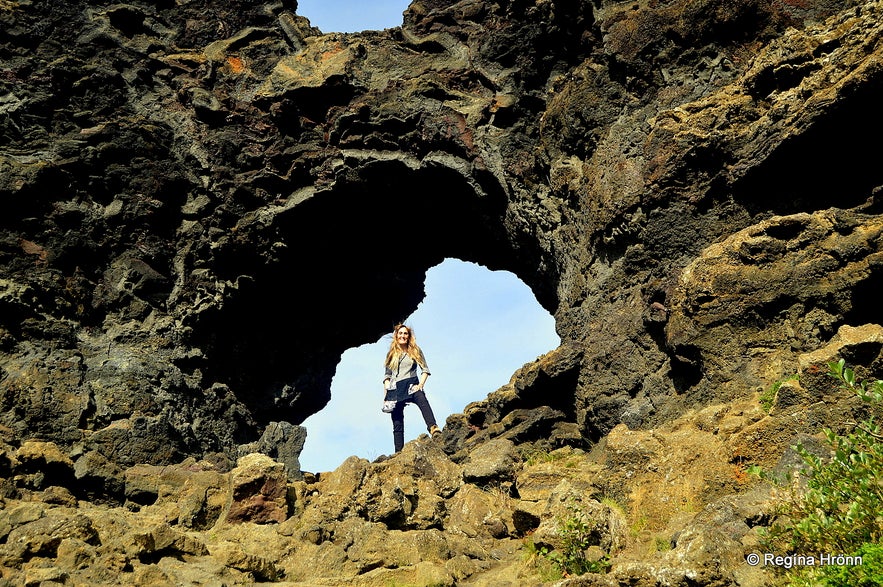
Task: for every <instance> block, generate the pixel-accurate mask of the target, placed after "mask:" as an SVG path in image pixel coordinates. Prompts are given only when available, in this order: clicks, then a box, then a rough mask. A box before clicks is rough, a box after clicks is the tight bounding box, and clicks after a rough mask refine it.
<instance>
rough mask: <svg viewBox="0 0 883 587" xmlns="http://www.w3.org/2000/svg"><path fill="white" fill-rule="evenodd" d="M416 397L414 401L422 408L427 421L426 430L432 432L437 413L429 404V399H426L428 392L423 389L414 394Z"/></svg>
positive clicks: (421, 411)
mask: <svg viewBox="0 0 883 587" xmlns="http://www.w3.org/2000/svg"><path fill="white" fill-rule="evenodd" d="M411 397H412V398H413V399H414V403H415V404H417V407H418V408H420V413H421V414H423V421H424V422H426V430H428V431H429V432H432V428H433V426H435V425H436V424H435V415H434V414H433V413H432V407H431V406H430V405H429V400H428V399H426V393H424V392H423V390H420V391H417V392H415V393H414V394H413V395H412V396H411Z"/></svg>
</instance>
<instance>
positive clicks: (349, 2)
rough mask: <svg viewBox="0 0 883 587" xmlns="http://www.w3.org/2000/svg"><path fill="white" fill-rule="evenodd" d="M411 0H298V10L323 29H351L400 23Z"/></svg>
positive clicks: (393, 25)
mask: <svg viewBox="0 0 883 587" xmlns="http://www.w3.org/2000/svg"><path fill="white" fill-rule="evenodd" d="M408 4H410V2H408V1H407V0H360V1H354V0H298V2H297V13H298V14H299V15H301V16H305V17H307V18H308V19H309V20H310V24H311V25H313V26H315V27H319V29H321V30H322V32H323V33H351V32H357V31H366V30H382V29H387V28H392V27H395V26H400V25H401V24H402V13H403V12H404V11H405V8H407V7H408Z"/></svg>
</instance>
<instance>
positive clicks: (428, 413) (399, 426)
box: [390, 390, 435, 452]
mask: <svg viewBox="0 0 883 587" xmlns="http://www.w3.org/2000/svg"><path fill="white" fill-rule="evenodd" d="M409 402H414V403H415V404H417V407H418V408H420V413H421V414H423V421H424V422H426V430H427V431H429V430H431V429H432V427H433V426H435V416H434V415H433V414H432V408H431V407H430V406H429V400H427V399H426V394H425V393H423V391H422V390H421V391H417V392H415V393H412V394H411V395H409V396H408V398H407V399H404V400H402V401H400V402H398V403H397V404H396V407H395V408H393V410H392V413H391V414H390V415H391V416H392V441H393V444H395V449H396V452H399V451H400V450H402V447H404V446H405V405H406V404H407V403H409Z"/></svg>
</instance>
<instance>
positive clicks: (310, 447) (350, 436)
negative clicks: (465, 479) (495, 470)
mask: <svg viewBox="0 0 883 587" xmlns="http://www.w3.org/2000/svg"><path fill="white" fill-rule="evenodd" d="M406 323H407V324H409V325H410V326H411V327H412V328H413V330H414V335H415V337H416V340H417V344H418V345H419V346H420V348H422V349H423V352H424V353H425V354H426V361H427V363H428V364H429V368H430V371H431V372H432V375H431V376H430V377H429V380H428V381H427V382H426V396H427V398H428V399H429V403H430V405H431V406H432V410H433V412H434V414H435V417H436V420H437V421H438V423H439V425H440V426H443V425H444V422H445V419H446V418H447V417H448V416H449V415H451V414H454V413H460V412H462V411H463V408H464V407H466V405H467V404H469V403H470V402H473V401H478V400H481V399H484V398H485V397H487V394H488V393H490V392H492V391H494V390H496V389H498V388H499V387H501V386H503V385H505V384H506V383H508V382H509V379H510V378H511V377H512V375H513V374H514V373H515V371H516V370H517V369H518V368H520V367H521V366H522V365H524V364H525V363H529V362H531V361H533V360H534V359H536V358H537V357H538V356H540V355H542V354H544V353H546V352H548V351H550V350H552V349H554V348H556V347H557V346H558V344H559V342H560V341H559V338H558V335H556V334H555V323H554V320H553V319H552V316H550V315H549V313H548V312H546V311H545V310H543V309H542V307H540V305H539V304H538V303H537V301H536V298H534V296H533V293H532V292H531V291H530V289H528V287H527V286H526V285H525V284H524V283H523V282H521V280H519V279H518V278H517V277H515V275H513V274H512V273H509V272H508V271H490V270H489V269H486V268H485V267H482V266H480V265H475V264H474V263H465V262H463V261H459V260H456V259H446V260H445V261H444V262H443V263H441V264H440V265H437V266H435V267H433V268H431V269H430V270H429V271H428V272H427V274H426V298H425V299H424V300H423V302H422V303H421V304H420V306H419V307H418V308H417V311H416V312H414V314H412V315H411V316H410V317H409V318H408V319H407V320H406ZM391 334H392V333H390V334H389V335H386V336H384V337H383V338H381V339H380V340H379V341H377V342H375V343H372V344H366V345H362V346H360V347H358V348H354V349H350V350H348V351H346V352H345V353H344V354H343V357H342V359H341V362H340V364H339V365H338V367H337V373H336V375H335V377H334V380H333V381H332V383H331V401H330V402H329V403H328V405H327V406H325V409H323V410H322V411H321V412H319V413H318V414H314V415H313V416H310V417H309V418H307V420H306V421H305V422H304V423H303V425H304V426H305V427H306V429H307V441H306V445H305V446H304V450H303V453H301V457H300V463H301V469H302V470H304V471H310V472H314V473H317V472H322V471H332V470H334V469H336V468H337V467H338V465H340V463H342V462H343V461H344V460H345V459H346V458H347V457H349V456H351V455H357V456H359V457H362V458H365V459H368V460H374V459H375V458H377V457H378V456H380V455H384V454H392V453H393V445H392V423H391V420H390V416H389V414H384V413H382V412H381V411H380V405H381V402H382V400H383V387H382V385H381V380H382V379H383V359H384V357H385V356H386V351H387V350H388V349H389V343H390V341H391ZM425 431H426V428H425V426H424V424H423V418H422V417H421V415H420V410H419V409H418V408H417V406H415V405H409V406H407V407H406V408H405V441H406V442H407V441H408V440H413V439H414V438H417V436H419V435H420V434H423V433H424V432H425Z"/></svg>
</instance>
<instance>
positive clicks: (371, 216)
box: [194, 154, 557, 430]
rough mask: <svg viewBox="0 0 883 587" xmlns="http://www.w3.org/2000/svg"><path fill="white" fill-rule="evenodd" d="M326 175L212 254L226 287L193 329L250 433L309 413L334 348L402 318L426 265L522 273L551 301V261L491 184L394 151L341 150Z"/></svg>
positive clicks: (327, 376) (330, 368)
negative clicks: (460, 263)
mask: <svg viewBox="0 0 883 587" xmlns="http://www.w3.org/2000/svg"><path fill="white" fill-rule="evenodd" d="M334 173H335V177H334V180H333V181H332V182H329V184H328V187H324V188H323V187H321V186H318V187H317V186H313V187H310V188H309V189H304V190H301V191H300V192H297V193H295V194H293V195H292V196H291V197H289V198H288V199H287V200H286V201H285V202H283V203H279V204H276V205H275V206H274V207H271V208H267V209H266V210H264V212H262V214H263V216H261V217H260V218H259V219H258V220H256V221H254V222H251V223H249V224H248V225H247V226H246V225H243V226H241V227H240V230H238V231H237V234H235V235H234V238H232V239H228V241H226V242H227V245H226V246H225V247H219V248H218V250H216V251H215V255H214V258H213V266H212V270H213V271H214V272H215V273H216V275H217V276H218V277H219V278H221V279H224V280H225V282H226V283H231V284H234V285H233V286H232V287H231V288H230V289H229V291H228V292H226V293H225V296H226V297H225V300H224V303H223V304H222V305H220V306H219V307H218V309H217V310H212V311H209V312H205V313H203V315H202V316H201V317H200V319H199V322H198V323H197V324H195V327H194V337H195V338H196V339H197V342H198V344H199V346H200V347H201V348H202V349H203V350H204V352H205V355H206V357H207V361H208V363H209V365H208V370H209V371H210V372H211V376H212V377H214V378H215V379H216V380H218V381H221V382H222V383H225V384H227V385H229V387H230V389H231V390H233V393H234V394H235V395H236V397H237V398H238V399H239V401H241V402H242V403H243V404H245V406H246V408H247V410H248V417H249V418H251V419H253V422H254V425H255V428H254V429H256V430H259V429H260V428H261V427H263V426H264V425H266V424H268V423H269V422H274V421H286V422H290V423H292V424H301V423H303V422H304V420H305V419H306V418H308V417H309V416H311V415H312V414H315V413H317V412H318V411H320V410H321V409H322V408H323V407H324V406H325V405H326V404H327V403H328V401H329V398H330V389H331V382H332V378H333V376H334V372H335V368H336V366H337V364H338V362H339V361H340V358H341V356H342V355H343V353H344V352H345V351H346V350H347V349H350V348H354V347H358V346H360V345H363V344H367V343H371V342H372V341H376V340H377V339H378V338H379V337H381V336H382V335H384V334H386V333H388V332H389V331H390V329H391V327H392V326H393V325H394V324H395V323H396V322H397V321H400V320H402V319H404V318H406V317H408V316H410V315H411V314H413V313H414V311H415V310H417V308H418V305H419V304H420V303H421V301H423V299H424V297H425V295H426V292H425V288H424V282H425V280H426V273H427V271H428V270H429V269H430V268H431V267H434V266H437V265H439V264H440V263H442V261H443V260H444V259H446V258H454V259H461V260H464V261H468V262H472V263H477V264H479V265H481V266H482V267H485V268H487V269H486V270H505V271H509V272H511V273H512V274H513V275H517V276H519V278H520V279H521V281H522V282H523V284H522V285H523V287H524V288H525V289H526V290H527V291H529V292H530V293H531V296H532V297H533V299H534V303H535V304H536V306H537V308H542V309H543V311H544V312H545V313H546V315H547V316H549V313H551V312H553V311H554V309H555V308H556V305H557V297H556V294H555V291H556V287H557V286H556V284H557V276H556V275H554V274H550V273H548V271H549V269H547V268H548V267H550V266H551V264H543V263H542V254H541V253H540V252H538V251H537V249H536V246H537V245H536V242H535V240H534V239H531V238H530V237H529V235H522V236H519V235H518V234H517V231H515V230H513V229H512V228H511V225H510V223H509V222H508V221H507V201H506V197H505V194H504V193H503V192H502V190H501V188H499V186H498V185H497V186H496V187H495V185H496V184H495V183H494V182H493V181H489V180H488V179H487V178H485V179H484V180H481V179H479V180H476V179H475V177H474V175H473V174H471V173H464V172H463V170H462V169H460V168H458V167H457V166H456V165H451V164H449V163H444V164H442V163H437V162H429V163H427V159H426V158H424V159H422V160H420V161H419V162H415V161H414V160H411V159H409V158H408V157H407V156H405V155H402V154H394V155H389V156H387V157H385V158H380V159H378V158H376V157H374V158H370V160H367V161H366V160H361V161H357V160H347V161H345V162H343V164H342V165H341V166H340V167H339V168H337V169H336V170H335V172H334ZM237 239H238V240H237ZM237 242H239V243H240V244H237ZM549 319H550V320H551V318H549ZM550 330H553V327H551V326H550ZM486 335H487V333H482V332H480V330H477V331H474V332H466V333H464V336H468V337H481V336H486ZM555 346H556V345H547V348H545V349H543V352H545V351H547V350H551V349H552V348H554V347H555ZM519 366H520V365H515V366H514V367H513V368H512V369H510V375H511V371H513V370H514V369H515V368H517V367H519ZM376 379H377V377H376V373H372V374H370V375H367V376H366V379H365V386H366V388H365V390H364V393H372V395H376V393H374V392H376V389H374V387H371V386H370V384H371V383H372V382H374V383H376V381H375V380H376ZM436 381H437V380H436ZM500 383H505V381H502V382H500ZM488 391H491V390H487V389H484V390H483V395H486V393H487V392H488ZM475 399H478V397H476V398H475ZM457 407H458V408H462V407H463V406H457Z"/></svg>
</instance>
